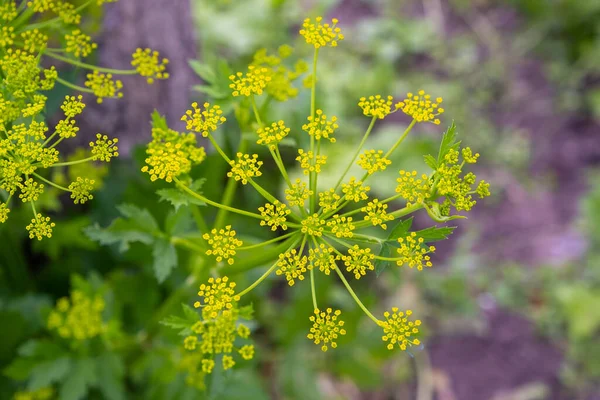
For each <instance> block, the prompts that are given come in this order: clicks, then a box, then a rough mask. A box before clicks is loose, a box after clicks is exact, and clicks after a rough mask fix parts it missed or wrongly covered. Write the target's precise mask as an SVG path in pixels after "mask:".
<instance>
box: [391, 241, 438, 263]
mask: <svg viewBox="0 0 600 400" xmlns="http://www.w3.org/2000/svg"><path fill="white" fill-rule="evenodd" d="M398 243H399V244H400V247H399V248H398V249H397V251H398V254H399V255H400V259H399V260H398V261H397V262H396V264H398V266H402V265H404V264H408V266H409V267H411V268H413V267H417V269H418V270H419V271H421V270H422V269H423V267H424V266H425V267H431V266H432V263H431V261H430V260H431V257H429V255H428V253H433V252H434V251H435V247H434V246H429V247H426V246H425V244H424V239H423V238H422V237H420V238H417V234H416V233H415V232H411V233H410V235H408V236H406V237H405V238H398Z"/></svg>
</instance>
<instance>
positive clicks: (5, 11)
mask: <svg viewBox="0 0 600 400" xmlns="http://www.w3.org/2000/svg"><path fill="white" fill-rule="evenodd" d="M16 16H17V3H15V1H14V0H6V1H3V2H2V3H1V4H0V20H4V21H11V20H13V19H14V18H15V17H16Z"/></svg>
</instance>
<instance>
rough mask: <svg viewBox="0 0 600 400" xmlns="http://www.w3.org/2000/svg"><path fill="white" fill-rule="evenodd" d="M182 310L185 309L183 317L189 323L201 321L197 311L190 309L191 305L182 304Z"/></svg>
mask: <svg viewBox="0 0 600 400" xmlns="http://www.w3.org/2000/svg"><path fill="white" fill-rule="evenodd" d="M181 308H182V309H183V315H184V317H185V319H186V320H187V321H189V322H191V323H192V324H193V323H194V322H196V321H199V320H200V316H199V315H198V313H197V312H196V310H195V309H193V308H192V307H190V306H189V305H187V304H185V303H181Z"/></svg>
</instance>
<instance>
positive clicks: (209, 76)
mask: <svg viewBox="0 0 600 400" xmlns="http://www.w3.org/2000/svg"><path fill="white" fill-rule="evenodd" d="M188 64H189V65H190V67H191V68H192V69H193V70H194V72H195V73H196V74H198V76H199V77H200V78H202V79H203V80H204V81H205V82H208V83H214V82H215V81H216V80H217V75H216V74H215V71H213V69H212V67H211V66H210V65H208V64H204V63H201V62H200V61H198V60H190V61H188Z"/></svg>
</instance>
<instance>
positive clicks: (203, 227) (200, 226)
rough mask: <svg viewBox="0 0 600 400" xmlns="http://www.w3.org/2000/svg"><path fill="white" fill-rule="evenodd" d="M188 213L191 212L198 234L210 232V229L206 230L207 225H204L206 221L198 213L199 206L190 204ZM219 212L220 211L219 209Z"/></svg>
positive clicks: (199, 212)
mask: <svg viewBox="0 0 600 400" xmlns="http://www.w3.org/2000/svg"><path fill="white" fill-rule="evenodd" d="M190 211H191V212H192V217H193V218H194V221H195V222H196V226H197V227H198V229H199V230H200V232H205V233H206V232H210V229H209V228H208V225H206V221H205V220H204V217H203V216H202V212H201V211H200V206H199V205H198V204H190ZM219 211H221V210H220V209H219Z"/></svg>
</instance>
